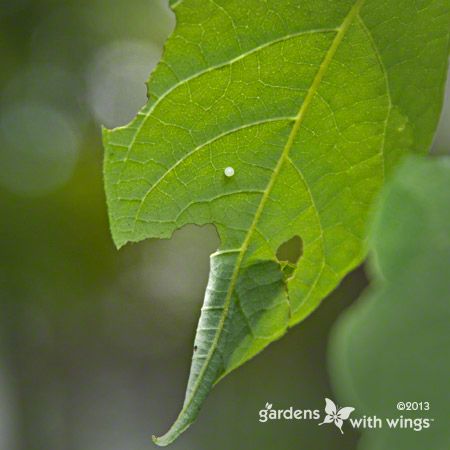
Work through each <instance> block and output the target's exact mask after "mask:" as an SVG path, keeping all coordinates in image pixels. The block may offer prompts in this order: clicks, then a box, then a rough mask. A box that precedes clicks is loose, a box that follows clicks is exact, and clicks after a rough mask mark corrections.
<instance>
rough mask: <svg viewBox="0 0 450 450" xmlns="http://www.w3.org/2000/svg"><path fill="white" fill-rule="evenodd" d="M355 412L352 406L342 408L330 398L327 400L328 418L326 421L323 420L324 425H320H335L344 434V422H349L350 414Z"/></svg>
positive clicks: (326, 417)
mask: <svg viewBox="0 0 450 450" xmlns="http://www.w3.org/2000/svg"><path fill="white" fill-rule="evenodd" d="M354 410H355V408H352V407H350V406H346V407H345V408H340V409H338V407H337V406H336V405H335V404H334V402H333V401H332V400H330V399H329V398H326V399H325V412H326V414H327V415H326V416H325V419H323V422H322V423H319V425H323V424H324V423H333V422H334V424H335V425H336V426H337V427H338V428H339V430H340V431H341V433H342V434H344V432H343V431H342V425H343V423H344V420H347V419H348V418H349V417H350V414H351V413H352V412H353V411H354Z"/></svg>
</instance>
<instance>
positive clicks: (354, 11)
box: [167, 0, 365, 434]
mask: <svg viewBox="0 0 450 450" xmlns="http://www.w3.org/2000/svg"><path fill="white" fill-rule="evenodd" d="M364 2H365V0H357V1H356V2H355V3H354V5H353V6H352V8H351V9H350V11H349V12H348V14H347V16H346V17H345V19H344V20H343V22H342V24H341V26H340V27H339V28H338V31H337V34H336V36H335V38H334V39H333V42H332V44H331V46H330V48H329V49H328V51H327V53H326V55H325V58H324V59H323V61H322V63H321V65H320V67H319V70H318V71H317V74H316V76H315V77H314V80H313V82H312V84H311V86H310V88H309V89H308V93H307V95H306V97H305V100H304V101H303V102H302V105H301V106H300V109H299V111H298V114H297V116H296V119H295V122H294V125H293V127H292V130H291V133H290V134H289V138H288V140H287V142H286V145H285V147H284V149H283V152H282V154H281V156H280V158H279V160H278V162H277V165H276V167H275V169H274V171H273V174H272V176H271V177H270V180H269V183H268V185H267V188H266V190H265V192H264V194H263V196H262V198H261V201H260V203H259V205H258V209H257V210H256V213H255V218H254V219H253V222H252V224H251V226H250V228H249V230H248V232H247V235H246V237H245V239H244V241H243V243H242V246H241V248H240V250H239V256H238V259H237V261H236V267H235V269H234V271H233V275H232V277H231V280H230V286H229V288H228V291H227V295H226V297H225V302H224V309H223V313H222V315H221V318H220V322H219V326H218V327H217V332H216V334H215V336H214V340H213V342H212V345H211V348H210V350H209V352H208V355H207V357H206V359H205V361H204V363H203V366H202V368H201V370H200V373H199V374H198V376H197V379H196V381H195V385H194V387H193V389H192V390H191V395H190V398H189V399H188V401H187V402H185V403H184V405H183V409H182V410H181V412H180V414H179V416H178V418H181V417H182V416H183V415H184V414H185V412H186V411H187V409H188V408H189V406H190V405H191V403H192V401H193V399H194V398H195V396H196V393H197V391H198V389H199V386H200V383H201V381H202V379H203V376H204V373H205V371H206V369H207V367H208V365H209V363H210V361H211V358H212V356H213V354H214V352H215V351H216V349H217V344H218V342H219V339H220V336H221V334H222V332H223V329H224V324H225V320H226V318H227V316H228V310H229V307H230V303H231V298H232V295H233V292H234V289H235V286H236V282H237V278H238V276H239V271H240V269H241V265H242V262H243V259H244V257H245V254H246V252H247V250H248V247H249V244H250V240H251V238H252V235H253V232H254V230H255V229H256V225H257V224H258V222H259V219H260V217H261V215H262V213H263V210H264V207H265V204H266V202H267V200H268V198H269V196H270V193H271V191H272V188H273V186H274V184H275V182H276V179H277V177H278V174H279V173H280V171H281V169H282V167H283V165H284V163H285V161H286V160H287V158H288V156H289V152H290V150H291V148H292V146H293V144H294V141H295V138H296V137H297V134H298V131H299V129H300V127H301V125H302V123H303V120H304V118H305V115H306V112H307V110H308V108H309V106H310V104H311V102H312V100H313V98H314V96H315V94H316V92H317V90H318V87H319V85H320V83H321V81H322V79H323V77H324V75H325V73H326V72H327V70H328V67H329V66H330V64H331V61H332V59H333V57H334V55H335V54H336V51H337V49H338V48H339V45H340V44H341V42H342V40H343V39H344V37H345V35H346V33H347V31H348V29H349V28H350V26H351V24H352V22H353V20H354V19H355V18H356V17H357V16H358V14H359V11H360V9H361V7H362V5H363V4H364ZM177 421H178V419H177ZM175 424H176V422H175ZM175 424H174V425H175ZM187 426H189V425H186V426H185V427H184V428H183V429H185V428H186V427H187ZM169 433H170V430H169V431H168V433H167V434H169Z"/></svg>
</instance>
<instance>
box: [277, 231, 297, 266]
mask: <svg viewBox="0 0 450 450" xmlns="http://www.w3.org/2000/svg"><path fill="white" fill-rule="evenodd" d="M302 253H303V242H302V240H301V239H300V237H299V236H294V237H293V238H291V239H289V240H288V241H286V242H284V243H283V244H281V245H280V246H279V247H278V250H277V259H278V261H285V262H287V263H288V264H290V265H294V266H295V265H296V264H297V262H298V260H299V259H300V256H302Z"/></svg>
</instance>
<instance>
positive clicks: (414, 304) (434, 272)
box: [330, 157, 450, 450]
mask: <svg viewBox="0 0 450 450" xmlns="http://www.w3.org/2000/svg"><path fill="white" fill-rule="evenodd" d="M449 187H450V158H447V157H446V158H441V159H435V160H421V159H411V160H409V161H407V163H406V164H405V165H403V166H402V167H401V169H400V171H399V172H398V174H397V176H396V177H395V179H394V180H393V181H392V182H391V183H390V184H389V186H388V187H387V189H386V190H385V192H384V195H383V198H382V202H381V206H380V209H379V210H378V212H377V215H376V220H375V226H374V230H373V239H372V245H371V248H372V252H373V254H372V258H371V262H372V276H373V284H372V288H371V289H370V290H369V292H367V293H366V295H365V296H364V297H363V298H362V299H361V300H360V301H359V303H358V304H356V306H354V307H353V308H351V309H350V310H349V311H348V312H347V313H346V314H344V316H343V317H342V318H341V319H340V321H339V322H338V324H337V326H336V328H335V330H334V333H333V335H332V337H331V352H330V355H331V373H332V375H333V378H334V384H335V386H336V390H337V391H338V393H339V394H340V398H341V399H342V401H345V402H347V403H350V402H351V403H352V405H353V406H355V407H356V409H357V412H358V413H359V414H361V415H362V414H365V415H377V416H378V417H381V418H382V420H384V418H386V417H389V418H395V417H399V416H400V415H401V414H403V415H404V416H405V417H413V418H415V419H416V420H417V419H419V418H431V419H434V421H432V422H431V427H430V428H429V429H428V430H423V431H421V432H417V431H414V430H406V429H402V430H398V429H397V430H389V429H388V428H387V427H383V428H382V429H380V430H378V429H377V430H369V431H367V432H366V433H365V435H364V436H363V439H362V441H361V446H360V448H361V449H364V450H384V449H396V450H403V449H405V450H406V449H407V450H414V449H417V450H419V449H420V450H422V449H425V448H430V449H431V448H432V449H446V448H448V443H449V442H450V433H449V429H448V423H449V420H450V414H449V408H448V400H449V399H448V393H447V391H448V374H449V371H450V363H449V361H448V358H447V357H446V355H447V354H448V349H449V347H450V339H449V332H448V324H449V321H450V309H449V302H448V301H449V299H450V282H449V279H448V267H449V262H450V226H449V224H450V209H449V207H448V206H449V204H450V190H449ZM375 262H376V264H375ZM399 401H403V402H408V401H410V402H412V401H416V402H429V403H430V405H431V407H430V411H414V412H413V411H411V412H408V411H405V412H401V411H400V412H399V411H397V410H396V404H397V402H399Z"/></svg>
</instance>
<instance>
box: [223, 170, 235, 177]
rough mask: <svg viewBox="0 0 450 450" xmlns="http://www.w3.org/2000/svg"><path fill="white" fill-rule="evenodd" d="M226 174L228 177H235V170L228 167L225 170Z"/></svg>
mask: <svg viewBox="0 0 450 450" xmlns="http://www.w3.org/2000/svg"><path fill="white" fill-rule="evenodd" d="M224 174H225V176H226V177H228V178H231V177H232V176H234V169H233V168H232V167H227V168H226V169H225V170H224Z"/></svg>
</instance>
